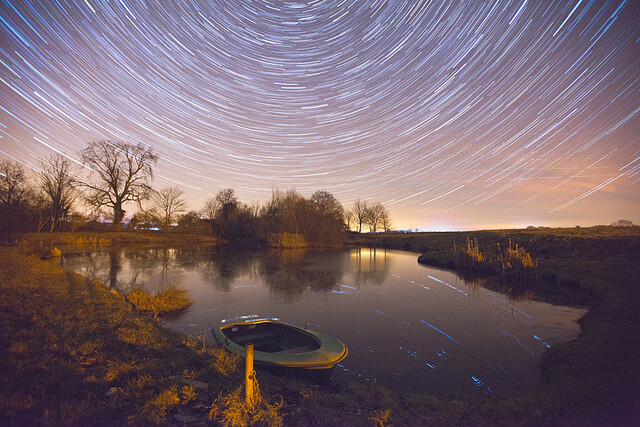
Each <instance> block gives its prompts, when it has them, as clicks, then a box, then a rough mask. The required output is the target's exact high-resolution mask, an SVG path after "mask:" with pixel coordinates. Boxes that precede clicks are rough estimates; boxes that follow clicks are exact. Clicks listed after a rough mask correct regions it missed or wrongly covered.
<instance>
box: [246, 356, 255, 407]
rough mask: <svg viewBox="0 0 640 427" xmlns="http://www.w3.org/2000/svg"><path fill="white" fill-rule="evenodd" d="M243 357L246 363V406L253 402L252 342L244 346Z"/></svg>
mask: <svg viewBox="0 0 640 427" xmlns="http://www.w3.org/2000/svg"><path fill="white" fill-rule="evenodd" d="M245 359H246V365H245V370H244V384H245V402H246V404H247V406H251V405H252V404H253V379H254V376H255V372H254V371H253V344H248V345H247V346H246V347H245Z"/></svg>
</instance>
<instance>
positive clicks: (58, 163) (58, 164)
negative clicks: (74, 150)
mask: <svg viewBox="0 0 640 427" xmlns="http://www.w3.org/2000/svg"><path fill="white" fill-rule="evenodd" d="M73 172H74V171H73V168H72V165H71V161H70V160H68V159H66V158H64V157H62V156H61V155H59V154H56V155H54V156H51V157H50V158H49V159H48V160H47V161H46V162H43V163H42V165H41V170H40V172H39V173H38V181H39V184H40V190H41V191H42V194H43V197H44V201H45V205H44V213H45V215H44V218H45V222H44V223H43V224H42V225H43V226H46V225H48V226H49V231H55V230H59V229H60V226H61V224H62V223H63V222H65V221H67V219H68V215H69V213H70V211H71V207H72V205H73V203H74V201H75V199H76V195H77V192H76V190H75V183H76V182H77V181H76V179H75V178H74V174H73Z"/></svg>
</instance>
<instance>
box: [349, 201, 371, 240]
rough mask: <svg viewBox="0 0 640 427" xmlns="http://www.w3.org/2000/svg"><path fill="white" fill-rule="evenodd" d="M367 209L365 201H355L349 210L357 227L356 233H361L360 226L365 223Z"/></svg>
mask: <svg viewBox="0 0 640 427" xmlns="http://www.w3.org/2000/svg"><path fill="white" fill-rule="evenodd" d="M368 209H369V205H368V204H367V202H366V201H363V200H356V202H355V203H354V204H353V207H352V208H351V212H352V214H353V219H354V222H355V224H356V225H357V226H358V233H362V226H363V225H364V224H365V223H366V221H367V211H368Z"/></svg>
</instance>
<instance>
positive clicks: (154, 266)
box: [123, 248, 181, 292]
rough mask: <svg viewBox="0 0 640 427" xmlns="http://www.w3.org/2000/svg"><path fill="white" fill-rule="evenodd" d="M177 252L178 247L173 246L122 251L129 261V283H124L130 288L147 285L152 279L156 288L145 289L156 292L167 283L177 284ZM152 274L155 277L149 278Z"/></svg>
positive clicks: (178, 271)
mask: <svg viewBox="0 0 640 427" xmlns="http://www.w3.org/2000/svg"><path fill="white" fill-rule="evenodd" d="M179 252H180V250H179V249H174V248H157V249H145V250H127V251H123V256H124V257H125V258H126V259H127V260H128V261H129V271H130V272H131V278H130V279H129V283H126V284H124V285H125V286H126V287H127V289H129V290H131V289H134V288H136V287H139V286H143V287H148V286H150V284H149V282H150V281H152V282H154V283H155V284H156V287H157V288H158V289H154V290H151V289H147V290H148V291H156V292H157V291H158V290H159V289H162V288H164V287H166V286H167V285H178V286H179V285H180V284H179V283H177V282H178V278H179V276H180V274H181V272H180V268H178V264H176V262H175V260H176V258H177V257H178V253H179ZM152 276H156V277H153V280H150V279H151V278H152ZM158 279H159V280H158Z"/></svg>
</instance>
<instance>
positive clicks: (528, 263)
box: [498, 239, 538, 279]
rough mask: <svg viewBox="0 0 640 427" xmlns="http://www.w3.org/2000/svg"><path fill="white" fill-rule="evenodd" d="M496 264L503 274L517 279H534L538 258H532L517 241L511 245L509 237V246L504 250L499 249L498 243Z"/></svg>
mask: <svg viewBox="0 0 640 427" xmlns="http://www.w3.org/2000/svg"><path fill="white" fill-rule="evenodd" d="M498 266H499V268H500V271H501V273H502V275H503V276H509V277H515V278H519V279H535V278H536V277H537V269H538V259H537V258H536V259H533V258H532V257H531V254H529V253H528V252H527V251H526V250H525V248H523V247H522V246H519V245H518V244H517V243H516V245H515V247H513V246H512V243H511V239H509V247H508V248H507V249H506V250H505V251H501V250H500V244H499V243H498Z"/></svg>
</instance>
